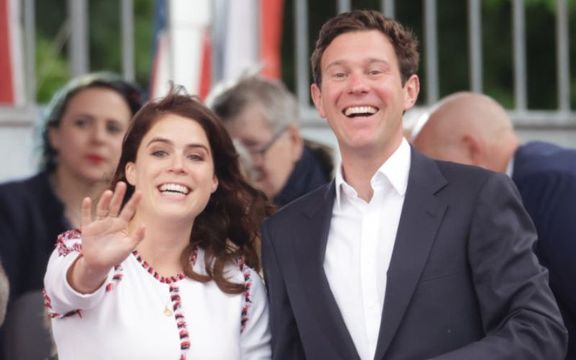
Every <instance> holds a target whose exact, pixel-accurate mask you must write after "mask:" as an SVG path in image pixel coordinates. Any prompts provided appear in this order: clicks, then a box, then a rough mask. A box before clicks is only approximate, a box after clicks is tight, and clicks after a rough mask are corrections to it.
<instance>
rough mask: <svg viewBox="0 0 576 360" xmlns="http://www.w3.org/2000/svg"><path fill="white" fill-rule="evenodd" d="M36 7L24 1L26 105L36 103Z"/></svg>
mask: <svg viewBox="0 0 576 360" xmlns="http://www.w3.org/2000/svg"><path fill="white" fill-rule="evenodd" d="M35 13H36V7H35V4H34V0H25V1H24V29H26V30H25V32H24V44H25V45H24V46H25V53H26V56H25V59H26V60H25V69H26V70H25V75H24V78H25V79H26V80H25V81H26V90H25V91H26V104H35V103H36V35H35V34H36V22H35V16H34V14H35Z"/></svg>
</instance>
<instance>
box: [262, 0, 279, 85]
mask: <svg viewBox="0 0 576 360" xmlns="http://www.w3.org/2000/svg"><path fill="white" fill-rule="evenodd" d="M283 10H284V1H283V0H266V1H260V44H261V45H260V58H261V60H262V62H263V63H264V69H263V70H262V75H263V76H265V77H268V78H271V79H280V77H281V76H282V70H281V67H282V61H281V56H280V51H281V49H280V43H281V41H282V25H283V24H282V20H283V18H282V14H283Z"/></svg>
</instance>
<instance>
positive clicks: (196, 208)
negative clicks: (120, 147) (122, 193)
mask: <svg viewBox="0 0 576 360" xmlns="http://www.w3.org/2000/svg"><path fill="white" fill-rule="evenodd" d="M126 179H127V180H128V182H129V183H130V184H131V185H133V186H134V187H135V190H137V191H140V192H141V193H142V201H141V202H140V205H139V208H138V213H139V216H143V217H147V216H148V217H154V218H158V217H169V218H170V219H172V220H176V219H182V220H186V221H190V220H193V219H194V218H195V217H196V216H198V214H200V213H201V212H202V210H204V208H205V207H206V205H207V204H208V200H209V199H210V195H211V194H212V193H213V192H214V191H216V189H217V187H218V179H217V178H216V175H215V173H214V160H213V155H212V150H211V148H210V143H209V141H208V137H207V136H206V133H205V132H204V129H203V128H202V127H201V126H200V124H198V123H197V122H196V121H194V120H192V119H189V118H186V117H182V116H180V115H175V114H167V115H165V116H164V117H162V118H160V119H159V120H157V121H156V123H155V124H154V125H153V126H152V127H151V128H150V130H149V131H148V133H147V134H146V135H145V136H144V137H143V138H142V142H141V143H140V145H139V147H138V152H137V155H136V161H135V162H129V163H128V164H127V165H126Z"/></svg>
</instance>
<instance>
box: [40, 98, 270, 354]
mask: <svg viewBox="0 0 576 360" xmlns="http://www.w3.org/2000/svg"><path fill="white" fill-rule="evenodd" d="M112 184H114V189H111V190H107V191H106V192H105V193H104V194H103V195H102V197H101V199H100V201H99V202H98V205H97V206H96V208H95V219H93V218H92V205H91V202H92V201H91V200H90V199H89V198H86V199H85V200H84V202H83V204H82V228H81V232H78V231H76V232H69V233H65V234H63V235H61V237H60V239H59V242H58V246H57V249H56V250H55V251H54V253H53V254H52V257H51V258H50V262H49V265H48V270H47V274H46V279H45V285H46V306H47V308H48V310H49V312H50V315H51V317H52V319H53V320H52V324H53V329H54V338H55V340H56V345H57V347H58V355H59V358H60V359H63V360H66V359H87V360H89V359H102V358H105V359H112V358H122V357H125V358H134V359H140V358H150V359H186V358H194V359H206V358H214V359H246V358H249V359H268V358H270V346H269V342H270V334H269V326H268V307H267V302H266V294H265V289H264V285H263V283H262V280H261V279H260V276H259V275H258V271H259V270H260V264H259V259H258V251H257V248H258V242H259V232H258V228H259V225H260V222H261V220H262V218H263V217H264V216H265V215H266V214H267V212H268V209H269V206H268V204H267V202H266V200H265V198H264V195H263V194H262V193H260V192H259V191H256V190H255V189H254V188H252V187H251V186H250V185H248V184H247V183H246V182H245V180H244V178H243V176H242V175H241V172H240V167H239V163H238V154H237V153H236V151H235V149H234V146H233V144H232V140H231V139H230V137H229V136H228V134H227V133H226V130H225V128H224V126H223V125H222V124H221V122H220V120H218V119H217V118H216V116H215V115H214V114H213V113H212V112H211V111H210V110H208V109H207V108H206V107H204V106H203V105H202V104H201V103H200V102H199V101H197V100H195V99H194V98H191V97H189V96H186V95H181V94H178V92H176V91H174V90H173V91H172V92H171V93H170V94H169V95H168V96H167V97H165V98H163V99H160V100H158V101H154V102H149V103H148V104H146V105H145V106H144V107H143V108H142V110H141V111H140V112H139V113H138V114H137V115H136V116H135V117H134V120H133V122H132V125H131V127H130V129H129V130H128V133H127V135H126V137H125V139H124V142H123V145H122V155H121V157H120V162H119V165H118V167H117V169H116V173H115V175H114V178H113V181H112ZM102 343H106V346H105V347H103V346H102V345H101V344H102Z"/></svg>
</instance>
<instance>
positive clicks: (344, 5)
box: [338, 0, 352, 14]
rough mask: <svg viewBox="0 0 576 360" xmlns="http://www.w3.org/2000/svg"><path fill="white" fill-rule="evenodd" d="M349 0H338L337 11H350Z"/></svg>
mask: <svg viewBox="0 0 576 360" xmlns="http://www.w3.org/2000/svg"><path fill="white" fill-rule="evenodd" d="M351 7H352V6H351V4H350V0H338V13H339V14H340V13H343V12H347V11H350V9H351Z"/></svg>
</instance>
